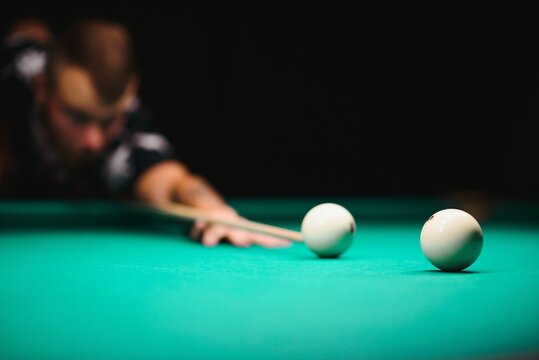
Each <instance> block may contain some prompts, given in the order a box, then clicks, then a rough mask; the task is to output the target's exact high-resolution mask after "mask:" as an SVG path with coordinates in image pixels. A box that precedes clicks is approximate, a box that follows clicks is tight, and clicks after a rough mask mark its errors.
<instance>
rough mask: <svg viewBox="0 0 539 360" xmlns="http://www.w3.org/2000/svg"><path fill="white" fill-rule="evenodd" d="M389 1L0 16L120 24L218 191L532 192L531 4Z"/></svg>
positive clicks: (19, 11) (156, 104) (27, 6)
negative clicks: (107, 20) (86, 18)
mask: <svg viewBox="0 0 539 360" xmlns="http://www.w3.org/2000/svg"><path fill="white" fill-rule="evenodd" d="M404 3H406V2H402V3H399V2H395V3H387V2H380V3H378V5H373V4H369V5H360V6H359V5H357V4H355V5H353V6H352V5H344V3H343V4H339V3H338V2H324V3H322V4H320V5H314V4H307V3H294V4H293V5H291V4H287V5H276V4H275V3H273V2H267V3H261V2H252V3H251V4H245V3H243V4H235V5H230V4H225V2H223V3H217V2H215V3H214V2H207V1H206V2H189V3H185V2H183V3H180V4H174V5H173V4H172V2H170V3H167V2H164V3H159V2H152V3H146V4H139V5H137V4H134V3H131V2H118V3H113V2H107V3H96V2H91V3H77V4H76V5H75V4H72V5H71V7H73V8H70V7H66V5H63V6H62V7H60V6H56V5H55V4H54V3H51V2H40V3H36V4H31V3H28V2H25V3H24V4H11V5H9V6H8V7H7V10H6V9H4V10H6V11H3V12H2V14H1V15H0V16H1V17H0V20H1V24H2V30H5V29H6V28H7V26H8V25H9V23H10V22H11V21H13V20H15V19H17V18H19V17H21V16H25V15H33V16H39V17H41V18H43V19H45V20H47V21H48V22H49V23H50V24H51V26H52V28H53V29H54V30H56V31H58V30H61V29H62V27H63V26H64V25H65V24H67V23H68V22H69V21H71V20H73V19H74V18H78V17H82V16H101V17H104V18H110V19H114V20H119V21H121V22H123V23H124V24H125V25H126V26H127V27H128V29H129V30H130V31H131V33H132V35H133V37H134V40H135V45H136V49H137V56H138V62H139V67H140V70H141V74H142V83H141V91H140V94H141V98H142V100H143V101H144V102H145V103H146V104H147V105H148V106H150V107H151V108H152V109H153V110H154V111H155V112H156V113H157V114H158V116H159V119H160V121H161V124H162V127H163V128H164V130H165V132H166V133H167V135H168V136H169V138H170V139H171V141H172V142H173V143H174V144H175V146H176V148H177V149H178V156H179V158H180V159H181V160H183V161H184V162H185V163H187V164H188V165H189V166H190V167H191V168H192V169H193V171H195V172H198V173H200V174H202V175H204V176H205V177H206V178H208V179H209V180H210V181H211V182H212V183H213V184H214V185H215V186H216V187H217V188H218V189H219V190H220V191H221V192H222V193H224V194H225V195H226V196H250V195H256V196H302V195H328V196H332V195H372V196H385V195H388V196H389V195H406V196H408V195H411V196H413V195H435V194H443V193H447V192H451V191H456V190H478V191H483V192H486V193H489V194H493V195H500V196H519V197H531V196H536V195H537V190H536V189H537V185H539V177H538V175H537V173H538V169H537V167H538V164H539V162H538V161H537V159H538V155H539V150H538V145H537V138H538V135H537V134H539V132H538V130H539V127H538V125H537V112H536V108H537V101H536V98H537V81H536V80H537V66H536V61H535V59H536V57H535V47H536V45H537V42H536V40H535V39H536V38H535V36H533V35H534V34H535V32H534V27H533V26H532V25H533V24H534V23H535V21H536V17H535V16H534V13H532V9H530V8H529V7H528V6H527V5H526V3H519V2H505V3H504V4H501V3H500V4H497V3H494V2H492V3H490V2H484V3H479V2H477V3H475V4H472V2H447V3H444V4H438V2H426V1H425V2H420V3H419V2H416V3H412V4H410V3H407V4H404ZM434 3H436V4H434ZM75 6H76V8H75Z"/></svg>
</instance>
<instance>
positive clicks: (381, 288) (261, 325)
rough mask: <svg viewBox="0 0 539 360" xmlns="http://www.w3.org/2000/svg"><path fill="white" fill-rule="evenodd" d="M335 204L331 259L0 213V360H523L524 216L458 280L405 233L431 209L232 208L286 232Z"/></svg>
mask: <svg viewBox="0 0 539 360" xmlns="http://www.w3.org/2000/svg"><path fill="white" fill-rule="evenodd" d="M321 202H336V203H339V204H341V205H343V206H345V207H346V208H347V209H348V210H350V211H351V213H352V214H353V215H354V217H355V219H356V222H357V232H356V235H355V239H354V242H353V244H352V246H351V247H350V249H349V250H348V251H347V252H346V253H345V254H344V255H343V256H341V257H340V258H339V259H318V258H317V257H316V256H315V255H314V254H313V253H312V252H310V250H309V249H308V248H306V247H305V245H304V244H302V243H294V244H293V245H292V246H291V247H288V248H283V249H266V248H262V247H251V248H236V247H233V246H230V245H226V244H222V245H219V246H217V247H215V248H205V247H203V246H201V245H200V244H199V243H197V242H195V241H193V240H190V239H189V238H188V236H187V232H188V229H189V226H190V224H189V223H187V222H185V221H182V220H179V219H177V218H174V217H172V216H166V215H159V214H156V213H152V212H147V211H143V210H141V209H138V208H133V207H130V206H129V205H127V204H124V203H120V202H114V201H107V200H102V201H101V200H94V201H73V200H47V201H44V200H35V201H31V200H26V201H2V202H0V358H1V359H55V360H59V359H93V360H95V359H131V360H133V359H416V360H418V359H505V358H511V359H514V358H521V359H533V358H538V357H539V206H538V204H536V203H531V204H530V203H524V202H520V203H517V202H509V201H506V202H500V203H498V204H497V205H496V206H493V208H492V211H491V213H490V216H489V217H488V218H487V219H486V220H485V221H484V222H482V224H481V225H482V227H483V232H484V246H483V251H482V253H481V255H480V257H479V259H478V260H477V261H476V262H475V263H474V264H473V265H472V266H471V267H469V268H468V269H466V271H463V272H459V273H444V272H440V271H438V270H437V269H435V268H434V267H433V266H432V265H431V264H430V263H429V262H428V260H426V258H425V257H424V256H423V254H422V252H421V248H420V244H419V234H420V231H421V227H422V226H423V223H424V222H425V220H426V219H427V218H428V217H429V216H430V215H431V214H432V213H434V212H436V211H438V210H440V209H443V208H447V207H452V206H454V204H452V203H451V201H449V200H446V199H441V198H440V199H439V198H298V199H294V198H260V199H249V198H238V199H230V203H231V204H232V205H233V206H235V207H236V209H237V210H238V211H239V212H240V214H242V215H244V216H246V217H248V218H250V219H251V220H254V221H259V222H263V223H266V224H270V225H276V226H281V227H284V228H288V229H292V230H299V229H300V226H301V220H302V218H303V216H304V215H305V214H306V213H307V211H308V210H309V209H310V208H312V207H313V206H314V205H316V204H318V203H321Z"/></svg>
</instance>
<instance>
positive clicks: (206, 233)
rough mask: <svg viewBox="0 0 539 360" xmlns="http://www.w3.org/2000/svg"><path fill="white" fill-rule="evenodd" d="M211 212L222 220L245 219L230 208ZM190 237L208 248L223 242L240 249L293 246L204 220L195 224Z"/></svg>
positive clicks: (288, 242)
mask: <svg viewBox="0 0 539 360" xmlns="http://www.w3.org/2000/svg"><path fill="white" fill-rule="evenodd" d="M210 212H211V213H212V214H214V215H216V216H219V217H221V218H229V219H243V218H242V217H241V216H239V214H238V213H237V212H236V210H234V209H233V208H231V207H228V206H227V207H222V208H218V209H215V210H211V211H210ZM190 235H191V237H192V238H193V239H199V240H200V242H201V243H202V244H203V245H204V246H207V247H213V246H217V245H218V244H219V243H220V242H221V241H227V242H229V243H231V244H232V245H235V246H238V247H249V246H251V245H259V246H263V247H267V248H279V247H288V246H290V245H291V242H290V240H286V239H281V238H277V237H274V236H269V235H264V234H259V233H254V232H250V231H245V230H241V229H237V228H232V227H227V226H223V225H218V224H212V223H208V222H207V221H203V220H197V221H196V222H195V224H194V225H193V228H192V229H191V234H190Z"/></svg>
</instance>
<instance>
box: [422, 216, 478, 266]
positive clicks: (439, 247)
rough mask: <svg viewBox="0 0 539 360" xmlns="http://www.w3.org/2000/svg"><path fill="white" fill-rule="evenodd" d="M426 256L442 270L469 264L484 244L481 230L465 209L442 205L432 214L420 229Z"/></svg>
mask: <svg viewBox="0 0 539 360" xmlns="http://www.w3.org/2000/svg"><path fill="white" fill-rule="evenodd" d="M420 240H421V249H422V251H423V254H424V255H425V257H426V258H427V259H428V260H429V261H430V262H431V263H432V264H433V265H434V266H436V267H437V268H439V269H440V270H443V271H460V270H464V269H466V268H467V267H468V266H470V265H472V264H473V263H474V262H475V260H477V258H478V257H479V254H480V253H481V250H482V248H483V231H482V230H481V226H480V225H479V223H478V222H477V220H476V219H475V218H474V217H473V216H472V215H470V214H468V213H467V212H465V211H462V210H458V209H445V210H441V211H438V212H437V213H435V214H434V215H432V216H431V217H430V218H429V219H428V220H427V221H426V222H425V224H424V225H423V228H422V230H421V236H420Z"/></svg>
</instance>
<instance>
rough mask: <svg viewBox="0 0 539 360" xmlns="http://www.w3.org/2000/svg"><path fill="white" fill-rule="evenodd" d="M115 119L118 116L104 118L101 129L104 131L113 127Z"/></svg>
mask: <svg viewBox="0 0 539 360" xmlns="http://www.w3.org/2000/svg"><path fill="white" fill-rule="evenodd" d="M115 119H116V116H109V117H106V118H104V119H103V120H101V121H100V124H101V128H102V129H106V128H108V127H109V126H111V125H112V123H113V122H114V120H115Z"/></svg>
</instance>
